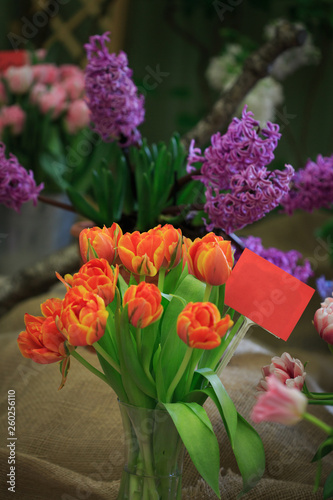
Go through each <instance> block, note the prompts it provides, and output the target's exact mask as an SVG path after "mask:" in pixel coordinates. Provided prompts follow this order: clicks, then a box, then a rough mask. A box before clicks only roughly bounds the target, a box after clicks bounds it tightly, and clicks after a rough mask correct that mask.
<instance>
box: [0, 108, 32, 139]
mask: <svg viewBox="0 0 333 500" xmlns="http://www.w3.org/2000/svg"><path fill="white" fill-rule="evenodd" d="M25 119H26V114H25V112H24V111H23V109H22V108H21V107H20V106H18V105H17V104H15V105H13V106H4V107H3V108H2V109H1V113H0V122H1V128H2V129H3V128H5V127H9V129H10V131H11V133H12V134H13V135H19V134H21V132H22V130H23V127H24V124H25Z"/></svg>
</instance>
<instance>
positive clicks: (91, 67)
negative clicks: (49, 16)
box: [84, 32, 145, 147]
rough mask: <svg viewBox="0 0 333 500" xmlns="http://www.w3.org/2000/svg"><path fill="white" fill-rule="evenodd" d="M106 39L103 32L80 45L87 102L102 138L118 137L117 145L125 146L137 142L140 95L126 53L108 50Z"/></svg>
mask: <svg viewBox="0 0 333 500" xmlns="http://www.w3.org/2000/svg"><path fill="white" fill-rule="evenodd" d="M109 41H110V38H109V32H106V33H104V34H103V35H95V36H91V37H90V38H89V43H87V44H85V46H84V47H85V49H86V53H87V58H88V64H87V66H86V69H85V90H86V95H87V104H88V107H89V110H90V115H91V121H92V128H93V130H95V131H96V132H97V133H98V134H99V135H100V136H101V137H102V139H103V140H104V141H106V142H113V141H118V144H119V146H121V147H126V146H130V145H133V144H136V143H138V142H140V139H141V134H140V132H139V131H138V129H137V127H138V126H139V125H140V124H141V123H142V122H143V120H144V115H145V110H144V96H143V95H140V96H139V95H138V89H137V87H136V86H135V84H134V82H133V80H132V70H131V69H130V68H129V67H128V61H127V56H126V54H125V53H124V52H122V51H120V52H119V54H118V55H116V54H110V53H109V51H108V48H107V47H106V43H107V42H109Z"/></svg>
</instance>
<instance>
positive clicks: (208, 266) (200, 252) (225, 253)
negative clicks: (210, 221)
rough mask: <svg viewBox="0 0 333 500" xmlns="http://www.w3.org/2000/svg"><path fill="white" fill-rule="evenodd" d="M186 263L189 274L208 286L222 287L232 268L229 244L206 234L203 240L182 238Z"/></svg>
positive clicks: (210, 234)
mask: <svg viewBox="0 0 333 500" xmlns="http://www.w3.org/2000/svg"><path fill="white" fill-rule="evenodd" d="M184 241H185V249H186V261H187V264H188V270H189V273H190V274H193V275H194V276H195V277H196V278H198V279H199V280H200V281H204V282H205V283H208V284H209V285H215V286H218V285H223V284H224V283H225V282H226V281H227V279H228V278H229V276H230V273H231V269H232V266H233V260H234V259H233V254H232V249H231V242H230V241H228V240H224V239H223V238H222V236H216V235H215V234H214V233H208V234H206V235H205V236H204V237H203V238H196V239H195V240H194V242H193V243H192V241H191V240H189V239H187V238H184Z"/></svg>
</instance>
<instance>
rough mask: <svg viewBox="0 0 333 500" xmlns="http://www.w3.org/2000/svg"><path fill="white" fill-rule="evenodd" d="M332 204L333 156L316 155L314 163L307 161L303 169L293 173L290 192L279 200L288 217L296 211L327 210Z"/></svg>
mask: <svg viewBox="0 0 333 500" xmlns="http://www.w3.org/2000/svg"><path fill="white" fill-rule="evenodd" d="M332 203H333V155H332V156H330V157H324V156H321V155H318V156H317V159H316V162H314V161H311V160H310V159H309V160H308V161H307V163H306V165H305V167H304V168H302V169H299V170H297V172H295V174H294V176H293V178H292V180H291V187H290V191H289V192H288V193H287V194H286V195H285V196H284V197H283V198H282V200H281V205H282V207H283V208H284V211H285V212H287V214H289V215H291V214H292V213H293V212H294V211H295V210H297V209H300V210H305V211H306V212H312V211H313V210H314V209H317V208H329V207H331V206H332Z"/></svg>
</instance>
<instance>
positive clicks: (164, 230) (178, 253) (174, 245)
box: [148, 224, 183, 269]
mask: <svg viewBox="0 0 333 500" xmlns="http://www.w3.org/2000/svg"><path fill="white" fill-rule="evenodd" d="M148 233H155V234H159V235H160V236H161V237H162V239H163V241H164V244H165V251H164V259H163V262H162V265H161V267H163V268H165V269H172V268H173V267H176V266H177V264H179V262H180V259H181V258H182V244H183V238H182V232H181V230H180V229H176V228H174V227H173V226H172V225H171V224H165V225H164V226H162V227H161V225H159V226H156V227H155V228H154V229H150V230H149V231H148Z"/></svg>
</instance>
